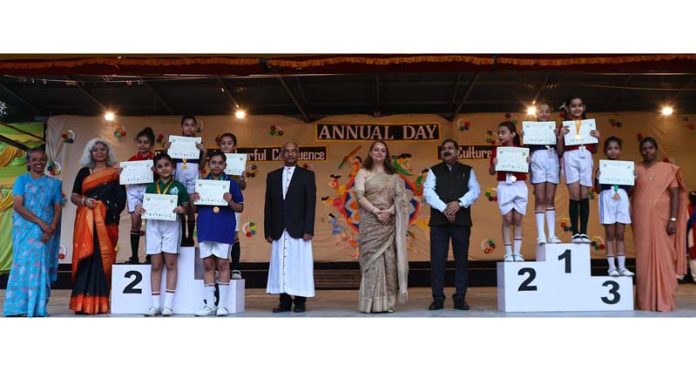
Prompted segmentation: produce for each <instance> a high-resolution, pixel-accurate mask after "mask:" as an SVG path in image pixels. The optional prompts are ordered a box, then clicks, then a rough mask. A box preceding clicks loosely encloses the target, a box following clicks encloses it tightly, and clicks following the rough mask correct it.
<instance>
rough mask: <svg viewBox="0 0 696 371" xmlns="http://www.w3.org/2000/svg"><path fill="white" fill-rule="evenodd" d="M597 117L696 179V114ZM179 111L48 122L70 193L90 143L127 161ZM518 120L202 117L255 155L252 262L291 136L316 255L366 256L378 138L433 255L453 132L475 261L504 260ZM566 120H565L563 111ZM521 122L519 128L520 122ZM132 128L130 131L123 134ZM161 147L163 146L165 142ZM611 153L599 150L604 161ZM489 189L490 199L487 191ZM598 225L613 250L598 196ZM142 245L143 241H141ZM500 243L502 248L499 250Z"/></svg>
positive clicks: (414, 237) (67, 236)
mask: <svg viewBox="0 0 696 371" xmlns="http://www.w3.org/2000/svg"><path fill="white" fill-rule="evenodd" d="M590 117H591V118H595V119H596V120H597V124H598V126H599V129H600V131H601V134H602V137H603V138H607V137H608V136H610V135H616V136H618V137H620V138H622V139H623V140H624V148H623V155H622V159H624V160H633V161H639V160H640V155H639V153H638V140H639V138H640V137H641V136H654V137H655V138H656V139H657V140H658V142H659V145H660V153H659V156H660V158H663V159H665V160H669V161H672V162H674V163H676V164H678V165H680V166H681V167H682V170H683V172H684V176H685V178H686V182H687V185H689V186H694V185H696V170H694V166H693V164H694V158H696V145H695V144H696V128H695V125H696V115H686V116H685V115H673V116H670V117H663V116H661V115H659V114H657V113H655V114H653V113H645V112H617V113H609V112H605V113H597V114H591V115H590ZM179 119H180V118H179V117H178V116H137V117H135V116H134V117H118V118H117V119H116V121H115V122H106V121H104V119H103V118H101V117H84V116H53V117H50V118H49V120H48V128H47V132H46V138H47V141H48V149H49V156H50V159H51V160H54V161H57V162H58V163H59V164H60V165H61V167H62V170H61V173H60V175H59V177H60V178H62V179H63V182H64V183H63V191H64V192H65V194H66V195H68V194H70V192H71V190H72V185H73V181H74V179H75V175H76V174H77V171H78V170H79V159H80V156H81V154H82V151H83V148H84V145H85V143H86V142H87V141H88V140H89V139H91V138H94V137H101V138H104V139H105V140H107V141H108V142H110V143H111V144H113V146H114V148H115V150H116V154H117V158H118V159H119V160H126V159H127V158H128V157H129V156H131V155H132V154H134V153H135V152H136V148H135V144H134V136H135V134H136V133H137V132H138V131H139V130H140V129H142V128H143V127H145V126H150V127H152V128H153V129H154V130H155V133H156V135H158V136H159V135H162V136H163V138H164V140H166V138H167V136H168V135H169V134H180V124H179V122H180V121H179ZM506 119H509V120H513V121H516V122H518V124H519V125H521V121H523V120H526V119H528V118H527V117H526V116H525V115H524V114H520V113H473V114H462V115H459V116H458V117H457V118H455V119H454V120H453V121H451V122H450V121H448V120H445V119H443V118H442V117H440V116H436V115H415V114H413V115H397V116H387V117H378V118H375V117H371V116H367V115H345V116H333V117H327V118H324V119H321V120H319V121H316V122H312V123H305V122H303V121H300V120H297V119H294V118H292V117H285V116H249V117H247V118H246V119H243V120H238V119H235V118H233V117H230V116H199V117H198V120H199V124H200V128H201V132H200V134H199V135H200V136H202V137H203V141H204V144H205V145H206V146H207V147H208V148H213V147H217V144H216V141H215V138H216V137H217V136H218V135H220V134H222V133H224V132H232V133H234V134H235V135H236V136H237V138H238V141H239V145H238V147H239V149H240V151H242V152H248V153H249V154H250V155H249V156H250V161H249V162H248V164H247V172H248V173H249V177H248V178H249V179H248V187H247V189H246V191H245V192H244V197H245V200H246V201H245V211H244V213H243V214H242V219H241V220H242V221H241V223H242V227H243V228H242V229H243V231H242V236H241V240H242V242H241V243H242V261H243V262H266V261H268V257H269V250H270V248H269V244H268V243H266V242H265V241H264V238H263V199H264V191H265V177H266V174H267V173H268V172H270V171H272V170H273V169H276V168H278V167H280V166H282V161H281V160H280V158H279V148H280V146H281V145H282V143H283V142H285V141H287V140H291V139H292V140H295V141H296V142H298V144H299V145H300V147H301V148H302V154H301V157H302V158H301V159H300V161H299V164H300V166H306V167H308V168H310V169H311V170H313V171H314V172H315V174H316V180H317V209H316V225H315V234H316V236H315V240H314V244H313V246H314V257H315V260H316V261H320V262H344V261H353V260H355V259H356V256H357V253H358V245H357V242H356V239H357V236H358V225H359V216H358V213H357V203H356V201H355V198H354V194H353V191H352V183H353V176H354V175H355V173H356V171H357V168H358V165H357V164H358V161H359V160H360V159H364V158H365V156H366V155H367V150H368V148H369V146H370V143H371V142H372V139H378V138H382V139H387V141H388V144H389V150H390V152H391V154H392V156H394V162H395V165H396V168H397V169H398V171H399V174H400V176H401V177H402V178H403V179H404V181H405V182H406V184H407V188H408V191H409V195H410V197H411V217H410V226H409V228H408V241H409V258H410V260H411V261H427V260H429V252H428V251H429V233H428V227H427V224H428V218H429V212H430V208H429V207H428V206H427V205H426V204H424V200H423V196H422V184H423V181H424V171H425V170H427V168H428V167H430V166H432V165H433V164H435V163H437V162H438V153H437V147H438V144H439V143H440V142H441V141H442V140H443V139H445V138H454V139H455V140H457V141H458V142H459V143H460V145H461V146H462V152H461V153H460V157H462V160H461V161H462V162H464V163H466V164H468V165H471V166H473V168H474V170H475V172H476V175H477V177H478V180H479V183H480V184H481V189H482V194H481V197H480V198H479V200H478V201H477V202H476V203H475V204H474V206H473V208H472V211H473V220H474V227H473V229H472V235H471V247H470V250H469V255H470V259H472V260H500V259H501V257H502V255H503V247H502V242H501V235H500V224H501V223H500V214H499V212H498V208H497V205H496V203H495V199H494V197H495V191H494V187H495V185H496V181H495V179H494V177H493V176H490V175H488V161H489V160H488V156H489V154H490V149H491V146H492V145H493V142H494V141H495V140H496V139H497V137H496V135H495V133H496V128H497V124H498V123H499V122H501V121H503V120H506ZM557 120H558V121H560V117H558V116H557ZM519 125H518V126H519ZM70 130H71V131H72V132H73V133H74V134H75V140H74V142H73V143H66V142H65V141H64V140H63V134H64V133H67V132H68V131H70ZM117 131H118V132H120V131H125V134H126V135H125V136H117V135H115V132H117ZM156 148H157V149H160V148H162V143H161V142H160V143H157V146H156ZM603 157H604V155H603V153H601V150H600V151H599V152H598V153H597V154H596V155H595V164H596V163H597V162H598V161H599V159H600V158H603ZM529 192H530V194H529V201H530V202H529V206H528V209H527V212H528V213H527V215H528V216H527V217H526V218H525V220H524V235H525V238H524V247H523V252H524V253H525V255H528V256H529V257H533V255H534V242H535V240H536V228H535V221H534V217H533V202H534V197H533V195H532V189H531V187H529ZM487 195H488V196H487ZM567 202H568V197H567V192H566V189H565V186H563V185H562V186H561V187H559V191H558V193H557V197H556V207H557V220H558V223H557V227H556V228H557V231H558V235H559V236H560V237H561V238H562V239H563V240H566V241H567V240H568V239H569V237H570V233H569V232H566V231H564V230H563V225H566V224H569V223H568V222H567V215H568V212H567V210H568V206H567V205H568V203H567ZM591 205H592V206H591V207H592V209H591V216H590V228H589V232H590V235H591V237H592V238H593V239H594V241H595V245H596V248H595V249H593V257H595V258H600V257H602V256H603V255H604V251H603V250H602V249H601V248H602V244H603V240H602V239H601V238H602V237H603V234H604V232H603V228H602V227H601V226H600V225H599V222H598V217H597V215H598V212H597V200H596V198H595V199H594V200H592V202H591ZM74 218H75V206H74V205H72V204H70V203H69V204H67V205H66V206H65V208H64V212H63V233H62V236H61V244H63V245H64V246H65V247H66V248H67V250H68V252H69V253H68V256H67V257H66V259H65V260H63V262H64V263H69V262H70V256H71V254H70V250H71V246H72V231H73V223H74ZM129 229H130V218H129V216H128V214H127V213H126V212H124V213H123V215H122V217H121V226H120V236H119V243H118V247H119V252H118V258H117V261H123V260H126V258H127V257H128V256H129V254H130V252H129V251H130V248H129V239H128V231H129ZM627 239H628V240H627V246H628V247H627V248H628V254H629V255H632V253H633V247H632V238H631V233H628V234H627ZM141 243H142V242H141ZM493 246H494V247H493Z"/></svg>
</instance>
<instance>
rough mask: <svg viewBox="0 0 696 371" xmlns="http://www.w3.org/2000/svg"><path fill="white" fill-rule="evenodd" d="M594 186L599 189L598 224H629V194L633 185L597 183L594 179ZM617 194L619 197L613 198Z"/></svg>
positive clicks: (597, 180)
mask: <svg viewBox="0 0 696 371" xmlns="http://www.w3.org/2000/svg"><path fill="white" fill-rule="evenodd" d="M595 186H596V188H597V189H599V191H600V192H599V223H600V224H615V223H621V224H631V201H630V200H629V195H630V194H631V191H632V190H633V187H631V186H627V185H619V186H614V185H611V184H599V179H595ZM615 194H618V195H619V199H618V200H617V199H616V198H614V195H615Z"/></svg>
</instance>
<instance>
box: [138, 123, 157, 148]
mask: <svg viewBox="0 0 696 371" xmlns="http://www.w3.org/2000/svg"><path fill="white" fill-rule="evenodd" d="M140 137H147V139H149V140H150V144H155V132H154V131H152V128H151V127H149V126H147V127H145V128H144V129H143V130H140V131H139V132H138V134H137V135H136V136H135V139H138V138H140Z"/></svg>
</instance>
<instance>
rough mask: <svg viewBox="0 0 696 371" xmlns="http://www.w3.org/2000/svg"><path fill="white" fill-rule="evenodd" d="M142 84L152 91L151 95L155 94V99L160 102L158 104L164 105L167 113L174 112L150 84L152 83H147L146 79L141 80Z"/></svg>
mask: <svg viewBox="0 0 696 371" xmlns="http://www.w3.org/2000/svg"><path fill="white" fill-rule="evenodd" d="M143 85H145V87H146V88H147V89H148V90H149V91H150V92H151V93H152V95H154V96H155V99H157V100H158V101H159V102H160V104H162V106H164V108H165V109H166V110H167V112H168V113H169V114H173V113H174V110H173V109H172V107H171V106H170V105H169V104H168V103H167V101H165V100H164V98H162V96H161V95H160V94H159V92H157V89H155V87H154V86H152V84H148V82H147V81H143Z"/></svg>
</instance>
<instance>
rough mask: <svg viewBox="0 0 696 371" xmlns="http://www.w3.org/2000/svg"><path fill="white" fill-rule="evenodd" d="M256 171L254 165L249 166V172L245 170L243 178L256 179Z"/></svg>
mask: <svg viewBox="0 0 696 371" xmlns="http://www.w3.org/2000/svg"><path fill="white" fill-rule="evenodd" d="M256 170H257V167H256V165H251V166H250V167H249V170H247V171H246V172H245V173H244V177H245V178H254V177H256Z"/></svg>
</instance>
